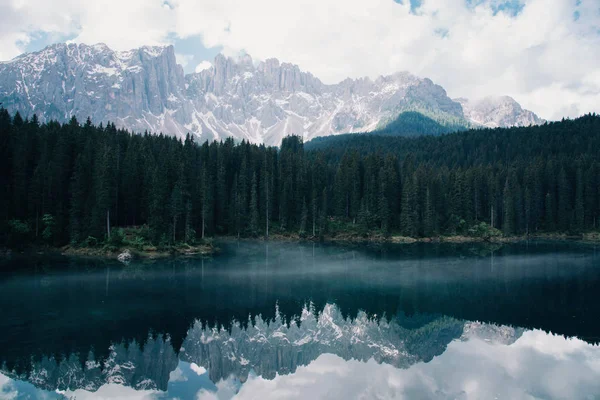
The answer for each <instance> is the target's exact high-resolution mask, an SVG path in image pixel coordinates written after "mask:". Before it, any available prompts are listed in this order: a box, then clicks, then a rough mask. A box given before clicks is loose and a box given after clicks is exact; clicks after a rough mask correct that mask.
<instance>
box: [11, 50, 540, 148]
mask: <svg viewBox="0 0 600 400" xmlns="http://www.w3.org/2000/svg"><path fill="white" fill-rule="evenodd" d="M0 102H2V103H3V105H4V107H6V108H8V109H9V111H11V112H15V111H19V112H21V113H22V114H23V115H25V116H30V115H32V114H33V113H36V114H37V115H38V117H39V118H40V120H41V121H47V120H50V119H56V120H59V121H66V120H68V119H70V118H71V117H72V116H76V117H77V118H78V119H79V120H84V119H85V118H87V117H88V116H90V117H91V118H92V120H93V121H94V122H95V123H99V122H106V121H112V122H114V123H115V124H116V125H117V126H119V127H125V128H128V129H130V130H133V131H136V132H143V131H146V130H147V131H149V132H156V133H158V132H163V133H165V134H170V135H175V136H178V137H184V136H185V135H186V134H187V133H193V134H195V135H197V136H198V137H199V138H200V140H213V139H224V138H226V137H228V136H233V137H234V138H236V139H239V140H242V139H245V140H249V141H251V142H255V143H265V144H268V145H278V144H279V143H280V142H281V139H282V138H283V137H285V136H286V135H289V134H300V135H303V136H304V138H305V139H306V140H310V139H312V138H314V137H317V136H327V135H332V134H338V133H348V132H365V131H371V130H374V129H376V128H380V127H382V126H384V125H385V124H386V123H387V122H389V121H391V120H393V119H395V118H396V117H397V116H398V115H399V114H400V113H401V112H402V111H419V112H423V113H424V114H427V115H428V116H432V117H434V118H435V119H437V120H442V121H450V122H452V123H453V124H465V125H466V124H468V121H467V119H466V118H465V115H466V114H465V113H464V112H463V106H461V104H460V103H459V102H457V101H454V100H452V99H450V98H449V97H448V95H447V93H446V91H445V90H444V89H443V88H442V87H441V86H439V85H436V84H434V83H433V82H432V81H431V80H430V79H427V78H418V77H416V76H414V75H412V74H410V73H407V72H401V73H396V74H393V75H389V76H381V77H379V78H377V79H375V80H371V79H369V78H359V79H354V80H353V79H346V80H344V81H342V82H340V83H338V84H333V85H328V84H324V83H322V82H321V81H320V80H319V79H318V78H316V77H314V76H313V75H312V74H310V73H309V72H303V71H301V70H300V68H299V67H298V66H297V65H293V64H289V63H280V62H279V61H278V60H277V59H268V60H266V61H264V62H258V63H255V62H254V61H253V60H252V59H251V57H250V56H248V55H246V56H243V57H241V58H240V59H239V60H234V59H232V58H226V57H224V56H223V55H221V54H219V55H217V57H216V58H215V60H214V64H213V66H212V67H211V68H209V69H207V70H204V71H201V72H199V73H192V74H187V75H185V74H184V72H183V68H182V67H181V66H180V65H178V64H177V62H176V59H175V51H174V48H173V46H166V47H147V46H145V47H141V48H139V49H135V50H130V51H123V52H118V51H113V50H111V49H110V48H108V47H107V46H106V45H104V44H97V45H93V46H88V45H85V44H56V45H52V46H48V47H46V48H45V49H43V50H41V51H39V52H35V53H28V54H23V55H21V56H19V57H17V58H15V59H13V60H11V61H7V62H2V63H0ZM517 105H518V104H517ZM519 108H520V106H519ZM521 111H523V112H525V110H521ZM511 112H512V113H513V114H515V112H514V110H511ZM467 115H468V116H471V114H467ZM519 115H520V114H518V113H516V116H515V115H512V114H511V116H509V117H506V118H501V120H502V122H503V123H505V124H509V125H510V124H514V125H516V124H519V123H520V121H521V119H519V118H520V116H519ZM511 118H512V119H511ZM536 118H537V117H536ZM496 119H498V118H496ZM525 120H526V119H525ZM513 122H514V123H513ZM484 125H485V124H484Z"/></svg>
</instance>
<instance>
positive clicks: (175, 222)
mask: <svg viewBox="0 0 600 400" xmlns="http://www.w3.org/2000/svg"><path fill="white" fill-rule="evenodd" d="M176 232H177V216H176V215H173V244H175V234H176Z"/></svg>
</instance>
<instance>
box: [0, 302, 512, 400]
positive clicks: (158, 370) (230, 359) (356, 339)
mask: <svg viewBox="0 0 600 400" xmlns="http://www.w3.org/2000/svg"><path fill="white" fill-rule="evenodd" d="M521 333H522V331H521V330H515V329H512V328H507V327H497V326H494V325H487V324H482V323H465V322H463V321H459V320H457V319H454V318H450V317H445V316H431V315H415V316H410V317H409V316H406V315H404V314H399V315H397V316H396V317H394V318H392V319H391V320H389V321H388V320H387V319H385V318H382V319H376V318H369V317H368V316H367V314H366V313H364V312H362V311H360V312H358V314H357V316H356V318H350V317H344V316H343V315H342V313H341V312H340V310H339V308H338V307H337V306H336V305H333V304H327V305H326V306H325V307H324V308H323V310H321V312H318V313H317V312H316V311H315V310H314V307H313V306H312V305H311V306H308V307H304V308H303V310H302V312H301V315H300V317H299V318H297V319H294V318H292V319H291V320H286V318H285V317H283V316H282V315H281V314H280V313H279V311H278V310H277V312H276V316H275V318H274V320H264V319H263V318H262V317H260V316H257V317H255V318H254V320H249V321H248V326H247V327H244V326H243V325H242V324H241V323H240V322H238V321H234V322H233V323H232V325H231V326H230V327H229V329H225V328H224V327H221V328H217V327H210V326H207V325H203V324H202V323H201V322H200V321H196V323H194V324H193V326H192V327H191V328H190V329H189V331H188V333H187V337H186V339H185V340H184V342H183V346H182V347H181V349H180V352H179V359H180V360H182V361H185V362H189V363H195V364H198V365H200V366H202V367H205V368H206V369H207V370H208V374H209V376H210V379H211V380H212V381H213V382H218V381H220V380H222V379H227V378H228V377H230V376H232V375H233V376H234V377H235V378H237V379H239V380H241V381H242V382H244V381H245V380H246V379H247V377H248V374H249V373H250V371H254V372H255V373H256V374H258V375H260V376H262V377H263V378H266V379H273V378H274V377H275V376H276V374H279V375H284V374H290V373H293V372H295V371H296V368H297V367H298V366H301V365H307V364H309V363H310V362H311V361H313V360H315V359H316V358H317V357H318V356H320V355H321V354H325V353H330V354H335V355H338V356H340V357H342V358H344V359H345V360H350V359H355V360H360V361H366V360H369V359H371V358H373V359H374V360H375V361H377V362H378V363H385V364H390V365H393V366H395V367H398V368H407V367H409V366H410V365H412V364H414V363H417V362H428V361H430V360H431V359H432V358H433V357H435V356H437V355H440V354H442V353H443V352H444V351H445V349H446V346H447V345H448V343H450V342H451V341H452V340H454V339H458V338H463V339H464V338H469V337H472V336H477V337H481V338H484V339H491V340H494V341H499V342H501V343H506V344H509V343H512V342H514V341H515V340H516V339H517V338H518V337H519V336H520V335H521ZM178 362H179V360H178V357H177V354H176V352H175V350H174V349H173V346H172V343H171V341H170V339H169V338H166V339H165V338H163V337H160V336H159V337H152V336H149V337H148V339H147V341H146V342H145V343H144V345H143V346H140V345H139V344H138V343H137V342H135V341H133V342H131V343H129V344H125V343H120V344H113V345H112V346H111V347H110V349H109V355H108V357H106V359H104V360H96V359H95V357H94V354H93V352H91V351H90V353H89V354H88V356H87V358H85V359H83V358H80V357H79V356H78V355H76V354H71V355H70V356H68V357H65V358H63V359H61V360H57V359H56V358H54V357H49V358H48V357H44V358H42V359H41V360H38V361H33V362H32V365H31V368H30V370H29V371H28V372H27V373H25V374H23V375H21V376H18V375H17V374H15V373H10V372H8V371H6V368H3V373H5V374H6V375H9V376H11V377H12V378H15V379H21V380H27V381H29V382H31V383H33V384H34V385H35V386H37V387H39V388H42V389H46V390H51V391H53V390H56V389H59V390H67V389H70V390H75V389H85V390H88V391H96V390H98V388H99V387H100V386H102V385H103V384H105V383H117V384H121V385H124V386H130V387H133V388H135V389H139V390H141V389H157V390H163V391H164V390H166V388H167V384H168V382H169V374H170V373H171V372H172V371H173V370H175V368H176V367H177V364H178Z"/></svg>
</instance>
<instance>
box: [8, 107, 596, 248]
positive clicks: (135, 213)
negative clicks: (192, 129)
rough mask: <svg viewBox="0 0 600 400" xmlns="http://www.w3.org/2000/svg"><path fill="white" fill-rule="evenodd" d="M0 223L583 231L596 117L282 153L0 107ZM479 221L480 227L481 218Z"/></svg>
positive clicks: (294, 146)
mask: <svg viewBox="0 0 600 400" xmlns="http://www.w3.org/2000/svg"><path fill="white" fill-rule="evenodd" d="M0 145H1V146H0V151H1V152H2V154H0V179H1V182H0V187H1V190H2V191H3V192H2V193H0V228H1V229H0V232H2V238H1V241H2V242H4V243H6V242H8V243H9V245H15V244H18V243H23V242H31V241H34V242H39V243H42V242H45V243H48V244H52V245H62V244H67V243H73V244H80V243H84V244H90V243H96V242H102V241H104V240H106V239H108V236H109V234H111V233H112V234H113V235H114V232H115V231H114V229H115V227H123V226H131V225H135V226H143V228H140V232H143V234H144V236H145V240H148V241H149V242H152V243H155V244H161V243H162V244H168V243H173V242H181V241H186V242H189V243H191V242H193V241H194V240H197V239H199V238H202V237H206V236H213V235H225V234H227V235H241V236H259V235H260V236H262V235H265V234H266V233H267V230H268V231H269V232H270V233H271V234H272V233H282V234H291V233H294V234H296V233H300V234H301V235H307V236H322V235H327V234H328V233H331V232H339V231H343V230H351V231H353V232H358V233H366V232H380V233H383V234H388V233H399V234H403V235H407V236H413V237H418V236H433V235H440V234H466V233H469V232H471V233H473V232H478V230H479V229H484V228H482V225H481V223H482V222H484V223H486V224H488V225H493V227H495V228H498V229H500V230H502V231H503V232H504V233H505V234H507V235H513V234H525V233H537V232H584V231H587V230H592V229H595V228H597V227H598V223H599V221H598V217H599V216H600V163H599V162H600V151H599V150H598V149H600V117H598V116H596V115H586V116H583V117H581V118H579V119H576V120H566V121H562V122H556V123H550V124H546V125H543V126H538V127H529V128H510V129H494V130H472V131H467V132H460V133H453V134H447V135H442V136H440V137H433V136H426V137H419V138H402V137H390V136H382V135H355V136H344V137H336V138H332V140H330V141H328V142H327V145H323V144H321V145H315V144H314V143H312V142H311V143H309V144H308V145H307V146H306V148H305V146H304V144H303V143H302V140H301V138H299V137H296V136H292V137H288V138H286V139H285V140H284V141H283V143H282V146H281V148H280V149H277V148H269V147H265V146H259V145H252V144H249V143H246V142H243V143H240V144H235V143H234V142H233V140H226V141H225V142H213V143H202V144H196V143H194V142H193V140H192V138H189V137H188V139H186V140H185V141H183V142H182V141H179V140H177V139H175V138H172V137H165V136H163V135H149V134H143V135H134V134H131V133H129V132H127V131H125V130H120V129H116V128H115V126H114V125H113V124H110V123H109V124H107V125H106V126H102V125H100V126H97V127H96V126H93V125H92V124H91V123H90V121H89V120H88V122H87V123H85V124H83V125H80V124H79V123H78V122H77V121H76V120H75V119H72V120H71V122H70V123H68V124H64V125H61V124H59V123H57V122H50V123H48V124H39V123H38V121H37V120H36V119H35V118H34V119H32V120H29V121H28V120H25V121H24V120H23V119H22V118H21V117H20V116H19V115H18V114H17V115H15V116H14V117H11V116H10V115H9V114H8V112H7V111H6V110H4V109H0ZM484 227H485V226H484Z"/></svg>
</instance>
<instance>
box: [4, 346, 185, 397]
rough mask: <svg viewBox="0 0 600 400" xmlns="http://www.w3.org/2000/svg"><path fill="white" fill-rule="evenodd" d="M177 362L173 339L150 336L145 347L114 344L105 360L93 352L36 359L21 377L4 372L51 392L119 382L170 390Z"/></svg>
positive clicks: (95, 388)
mask: <svg viewBox="0 0 600 400" xmlns="http://www.w3.org/2000/svg"><path fill="white" fill-rule="evenodd" d="M177 363H178V359H177V354H176V353H175V351H174V350H173V347H172V345H171V341H170V339H169V338H165V337H163V336H158V337H152V336H149V337H148V339H147V340H146V342H145V343H144V344H143V346H140V344H138V343H137V342H136V341H132V342H129V343H125V342H121V343H117V344H113V345H111V346H110V347H109V349H108V356H107V357H106V358H105V359H103V360H98V359H97V357H96V355H94V352H93V351H92V350H90V351H89V353H88V354H87V356H85V357H82V356H81V355H79V354H70V355H68V356H64V357H60V358H56V357H54V356H49V357H42V358H41V359H40V360H32V361H31V365H30V366H29V369H28V370H27V371H26V372H22V373H21V374H18V373H17V372H16V371H14V370H13V371H11V370H8V369H7V367H6V366H4V368H3V373H5V374H6V375H8V376H11V377H13V378H14V379H21V380H27V381H29V382H31V383H33V384H34V385H35V386H37V387H39V388H41V389H44V390H50V391H54V390H56V389H58V390H68V389H70V390H75V389H85V390H88V391H96V390H98V388H99V387H100V386H102V385H104V384H105V383H118V384H121V385H126V386H131V387H133V388H135V389H140V390H141V389H159V390H166V388H167V383H168V381H169V373H170V372H171V371H173V370H174V369H175V368H176V367H177Z"/></svg>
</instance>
